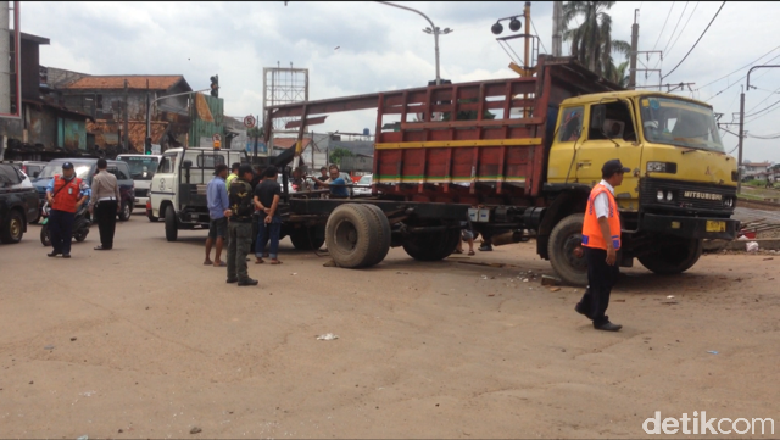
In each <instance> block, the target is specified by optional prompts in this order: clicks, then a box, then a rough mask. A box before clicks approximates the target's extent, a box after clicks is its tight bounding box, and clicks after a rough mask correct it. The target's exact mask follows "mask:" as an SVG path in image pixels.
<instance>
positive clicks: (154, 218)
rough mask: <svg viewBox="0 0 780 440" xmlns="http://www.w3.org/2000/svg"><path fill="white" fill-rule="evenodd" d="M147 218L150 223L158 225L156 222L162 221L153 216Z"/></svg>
mask: <svg viewBox="0 0 780 440" xmlns="http://www.w3.org/2000/svg"><path fill="white" fill-rule="evenodd" d="M147 218H148V219H149V221H150V222H152V223H156V222H157V220H160V219H159V218H157V217H155V216H153V215H150V216H148V217H147Z"/></svg>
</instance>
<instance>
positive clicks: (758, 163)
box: [742, 162, 772, 167]
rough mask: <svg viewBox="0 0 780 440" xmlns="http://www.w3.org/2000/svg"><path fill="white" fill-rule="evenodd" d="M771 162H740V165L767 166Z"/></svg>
mask: <svg viewBox="0 0 780 440" xmlns="http://www.w3.org/2000/svg"><path fill="white" fill-rule="evenodd" d="M771 164H772V163H771V162H742V166H748V167H768V166H769V165H771Z"/></svg>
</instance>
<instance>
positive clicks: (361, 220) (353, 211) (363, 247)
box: [325, 204, 378, 269]
mask: <svg viewBox="0 0 780 440" xmlns="http://www.w3.org/2000/svg"><path fill="white" fill-rule="evenodd" d="M373 220H374V219H373V216H372V215H371V214H370V213H369V212H368V210H366V209H361V208H360V207H359V206H358V205H355V204H348V205H341V206H339V207H337V208H336V209H334V210H333V212H332V213H331V214H330V217H328V224H327V225H326V226H325V240H326V241H327V243H328V252H329V253H330V256H331V258H333V262H334V263H335V264H336V265H337V266H338V267H347V268H351V269H357V268H363V267H369V266H371V265H372V262H373V261H374V256H373V255H371V250H372V249H373V248H374V247H375V246H372V242H373V241H375V240H376V237H377V234H376V230H377V229H378V227H377V225H375V224H374V221H373Z"/></svg>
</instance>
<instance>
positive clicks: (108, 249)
mask: <svg viewBox="0 0 780 440" xmlns="http://www.w3.org/2000/svg"><path fill="white" fill-rule="evenodd" d="M95 250H96V251H110V250H111V248H110V247H103V246H102V245H101V246H95Z"/></svg>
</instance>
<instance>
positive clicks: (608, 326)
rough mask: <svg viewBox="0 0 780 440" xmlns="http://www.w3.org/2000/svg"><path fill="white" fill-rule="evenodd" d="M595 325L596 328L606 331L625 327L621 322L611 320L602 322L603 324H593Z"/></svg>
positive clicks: (614, 330)
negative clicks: (614, 322)
mask: <svg viewBox="0 0 780 440" xmlns="http://www.w3.org/2000/svg"><path fill="white" fill-rule="evenodd" d="M593 327H594V328H596V330H604V331H606V332H616V331H618V330H620V329H621V328H623V326H622V325H620V324H613V323H611V322H609V321H605V322H602V323H601V324H595V323H594V324H593Z"/></svg>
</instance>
